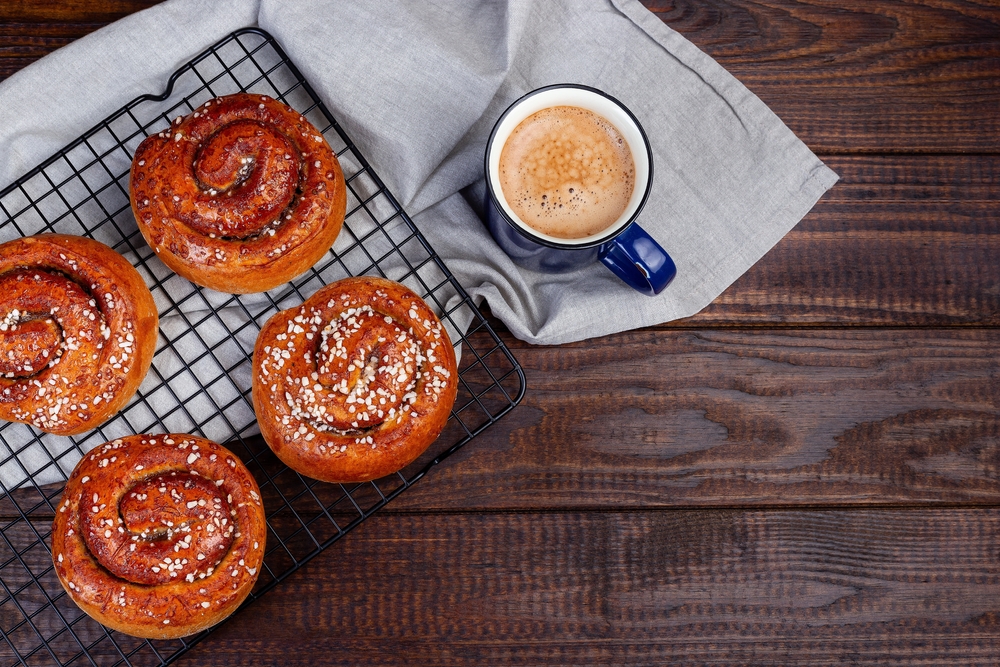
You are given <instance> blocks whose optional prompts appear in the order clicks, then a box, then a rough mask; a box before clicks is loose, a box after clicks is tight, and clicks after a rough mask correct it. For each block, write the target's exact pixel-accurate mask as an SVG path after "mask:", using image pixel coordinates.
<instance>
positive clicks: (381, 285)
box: [253, 277, 458, 483]
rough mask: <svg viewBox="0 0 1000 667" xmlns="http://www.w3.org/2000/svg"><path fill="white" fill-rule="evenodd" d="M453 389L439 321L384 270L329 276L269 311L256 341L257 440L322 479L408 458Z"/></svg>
mask: <svg viewBox="0 0 1000 667" xmlns="http://www.w3.org/2000/svg"><path fill="white" fill-rule="evenodd" d="M457 390H458V373H457V370H456V361H455V350H454V348H453V347H452V344H451V341H450V340H449V339H448V335H447V333H446V332H445V330H444V327H442V326H441V322H440V321H439V320H438V318H437V317H436V316H435V315H434V313H433V311H431V309H430V308H429V307H428V306H427V304H426V303H424V301H423V300H422V299H421V298H420V297H419V296H417V295H416V294H415V293H413V292H412V291H411V290H409V289H408V288H406V287H405V286H403V285H401V284H399V283H396V282H392V281H389V280H384V279H381V278H370V277H363V278H348V279H345V280H341V281H338V282H336V283H332V284H330V285H327V286H326V287H324V288H322V289H320V290H319V291H318V292H316V293H315V294H314V295H313V296H312V297H310V298H309V299H307V300H306V301H305V303H303V304H302V305H301V306H300V307H298V308H290V309H288V310H284V311H281V312H280V313H277V314H275V315H274V316H272V317H271V318H270V319H269V320H268V321H267V323H266V324H265V325H264V328H263V329H262V330H261V332H260V334H259V335H258V337H257V343H256V345H255V346H254V355H253V404H254V410H255V411H256V413H257V422H258V424H259V425H260V430H261V434H262V435H263V437H264V440H265V441H266V442H267V444H268V445H269V446H270V447H271V449H272V450H273V451H274V453H275V454H276V455H277V456H278V458H279V459H281V460H282V461H283V462H284V463H285V464H286V465H288V466H289V467H290V468H292V469H294V470H297V471H298V472H300V473H302V474H303V475H306V476H308V477H312V478H315V479H319V480H323V481H327V482H340V483H347V482H363V481H368V480H372V479H377V478H379V477H383V476H385V475H388V474H390V473H393V472H395V471H397V470H399V469H401V468H403V467H404V466H405V465H407V464H408V463H410V462H412V461H413V460H415V459H416V458H417V457H418V456H420V454H421V453H422V452H423V451H424V450H425V449H426V448H427V447H428V446H429V445H430V444H431V443H432V442H433V441H434V440H435V439H436V438H437V436H438V435H439V434H440V432H441V430H442V429H443V428H444V425H445V422H447V421H448V415H449V414H450V413H451V408H452V405H453V404H454V402H455V395H456V392H457Z"/></svg>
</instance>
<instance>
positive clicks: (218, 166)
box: [130, 93, 347, 294]
mask: <svg viewBox="0 0 1000 667" xmlns="http://www.w3.org/2000/svg"><path fill="white" fill-rule="evenodd" d="M130 196H131V201H132V211H133V213H134V214H135V218H136V221H137V222H138V225H139V230H140V231H141V232H142V235H143V237H144V238H145V239H146V242H147V243H149V245H150V247H151V248H153V250H154V251H155V252H156V254H157V256H159V258H160V259H161V260H163V263H164V264H166V265H167V266H168V267H170V268H171V269H173V270H174V271H175V272H176V273H178V274H180V275H181V276H183V277H185V278H187V279H188V280H190V281H192V282H194V283H197V284H199V285H202V286H205V287H210V288H212V289H215V290H219V291H221V292H228V293H231V294H246V293H249V292H264V291H267V290H269V289H272V288H274V287H277V286H278V285H281V284H282V283H285V282H287V281H289V280H291V279H292V278H294V277H295V276H297V275H299V274H301V273H302V272H304V271H306V270H307V269H309V268H310V267H311V266H312V265H313V264H315V263H316V262H317V261H319V259H320V258H321V257H322V256H323V255H324V254H325V253H326V252H327V251H328V250H329V249H330V247H331V246H332V245H333V242H334V240H335V239H336V238H337V235H338V234H339V233H340V229H341V226H342V225H343V222H344V213H345V207H346V202H347V195H346V187H345V184H344V175H343V172H342V171H341V168H340V163H339V162H338V161H337V156H336V155H334V153H333V151H332V150H331V149H330V146H329V144H327V142H326V139H325V138H324V137H323V135H321V134H320V133H319V132H318V131H317V130H316V128H315V127H313V126H312V124H311V123H310V122H309V121H308V120H307V119H306V118H305V117H304V116H302V115H301V114H299V113H298V112H297V111H295V110H293V109H291V108H290V107H288V106H286V105H284V104H282V103H281V102H279V101H277V100H275V99H272V98H270V97H267V96H265V95H251V94H245V93H240V94H236V95H228V96H226V97H220V98H216V99H213V100H209V101H208V102H205V104H204V105H202V106H200V107H198V109H196V110H195V111H194V112H193V113H191V114H190V115H188V116H184V117H178V118H177V119H176V120H175V121H174V123H173V125H171V126H170V128H168V129H166V130H164V131H162V132H160V133H158V134H154V135H152V136H150V137H147V138H146V139H145V140H144V141H143V142H142V143H141V144H140V145H139V148H138V149H137V150H136V152H135V157H134V158H133V160H132V172H131V184H130Z"/></svg>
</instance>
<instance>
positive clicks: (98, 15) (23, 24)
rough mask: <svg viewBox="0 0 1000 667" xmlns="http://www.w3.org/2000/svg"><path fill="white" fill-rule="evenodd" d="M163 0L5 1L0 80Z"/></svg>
mask: <svg viewBox="0 0 1000 667" xmlns="http://www.w3.org/2000/svg"><path fill="white" fill-rule="evenodd" d="M160 1H162V0H100V2H94V1H93V0H72V1H69V2H63V1H60V0H41V1H36V0H4V2H2V3H0V80H3V79H5V78H7V77H8V76H10V75H11V74H13V73H14V72H16V71H18V70H20V69H22V68H24V67H26V66H27V65H29V64H31V63H33V62H34V61H36V60H38V59H39V58H41V57H42V56H45V55H46V54H48V53H50V52H52V51H54V50H56V49H58V48H59V47H62V46H66V45H67V44H69V43H70V42H72V41H74V40H76V39H79V38H80V37H83V36H84V35H86V34H88V33H91V32H93V31H95V30H97V29H98V28H102V27H104V26H105V25H107V24H109V23H111V22H112V21H116V20H118V19H120V18H123V17H125V16H127V15H129V14H131V13H133V12H136V11H138V10H140V9H145V8H146V7H150V6H152V5H155V4H157V3H158V2H160Z"/></svg>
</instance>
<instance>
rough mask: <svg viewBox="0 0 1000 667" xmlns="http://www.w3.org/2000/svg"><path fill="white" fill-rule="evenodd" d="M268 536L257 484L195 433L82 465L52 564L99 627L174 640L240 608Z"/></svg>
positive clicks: (116, 449)
mask: <svg viewBox="0 0 1000 667" xmlns="http://www.w3.org/2000/svg"><path fill="white" fill-rule="evenodd" d="M266 534H267V525H266V523H265V519H264V507H263V505H262V504H261V499H260V490H259V489H258V487H257V483H256V482H255V481H254V479H253V476H252V475H251V474H250V473H249V472H248V471H247V469H246V467H244V465H243V464H242V463H241V462H240V461H239V459H237V458H236V456H234V455H233V454H232V453H231V452H230V451H229V450H227V449H226V448H225V447H222V446H221V445H218V444H216V443H214V442H212V441H211V440H205V439H203V438H197V437H194V436H189V435H157V436H148V435H135V436H130V437H127V438H122V439H120V440H114V441H112V442H109V443H106V444H104V445H100V446H98V447H96V448H95V449H93V450H91V451H90V453H89V454H87V455H86V456H84V457H83V459H81V460H80V462H79V463H78V464H77V466H76V468H75V469H74V470H73V473H72V474H71V475H70V478H69V481H68V482H67V483H66V488H65V489H64V490H63V494H62V498H61V499H60V502H59V506H58V509H57V510H56V513H55V520H54V521H53V523H52V558H53V562H54V564H55V571H56V575H57V576H58V577H59V581H60V583H62V586H63V588H65V589H66V591H67V592H68V593H69V595H70V597H71V598H72V599H73V601H74V602H76V604H77V605H79V606H80V608H81V609H83V611H85V612H86V613H87V614H88V615H90V616H91V617H92V618H94V619H95V620H97V621H99V622H101V623H103V624H104V625H106V626H108V627H110V628H112V629H115V630H119V631H121V632H124V633H127V634H130V635H134V636H136V637H147V638H157V639H169V638H174V637H183V636H186V635H190V634H194V633H196V632H198V631H200V630H204V629H205V628H208V627H209V626H212V625H214V624H216V623H218V622H219V621H221V620H222V619H224V618H226V617H227V616H229V614H231V613H232V612H233V611H235V610H236V608H237V607H239V605H240V603H242V602H243V600H244V599H246V597H247V595H249V594H250V590H251V589H252V588H253V585H254V583H255V582H256V580H257V577H258V575H259V572H260V568H261V563H262V562H263V559H264V539H265V537H266Z"/></svg>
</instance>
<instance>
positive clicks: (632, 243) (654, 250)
mask: <svg viewBox="0 0 1000 667" xmlns="http://www.w3.org/2000/svg"><path fill="white" fill-rule="evenodd" d="M597 256H598V258H599V259H600V260H601V262H602V263H603V264H604V266H606V267H608V268H609V269H611V271H612V272H613V273H614V274H615V275H616V276H618V277H619V278H621V279H622V280H623V281H625V283H626V284H627V285H629V286H630V287H632V288H633V289H636V290H638V291H640V292H642V293H643V294H645V295H647V296H655V295H657V294H659V293H660V292H662V291H663V290H664V288H666V286H667V285H669V284H670V281H671V280H673V279H674V276H676V275H677V266H676V265H675V264H674V260H672V259H671V258H670V255H668V254H667V251H666V250H664V249H663V248H661V247H660V244H659V243H657V242H656V241H654V240H653V237H651V236H650V235H649V234H647V233H646V230H644V229H643V228H642V227H640V226H639V225H637V224H635V223H632V224H631V225H629V226H628V227H627V228H626V229H625V231H623V232H622V233H621V234H619V235H618V236H616V237H615V238H613V239H611V240H610V241H608V242H607V243H604V244H602V245H601V246H600V248H599V249H598V251H597Z"/></svg>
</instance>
